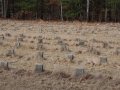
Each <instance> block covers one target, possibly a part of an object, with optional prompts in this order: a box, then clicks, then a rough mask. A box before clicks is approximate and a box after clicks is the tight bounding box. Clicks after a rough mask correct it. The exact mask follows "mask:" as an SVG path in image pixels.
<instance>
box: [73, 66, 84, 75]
mask: <svg viewBox="0 0 120 90" xmlns="http://www.w3.org/2000/svg"><path fill="white" fill-rule="evenodd" d="M82 74H84V68H78V67H76V68H75V76H80V75H82Z"/></svg>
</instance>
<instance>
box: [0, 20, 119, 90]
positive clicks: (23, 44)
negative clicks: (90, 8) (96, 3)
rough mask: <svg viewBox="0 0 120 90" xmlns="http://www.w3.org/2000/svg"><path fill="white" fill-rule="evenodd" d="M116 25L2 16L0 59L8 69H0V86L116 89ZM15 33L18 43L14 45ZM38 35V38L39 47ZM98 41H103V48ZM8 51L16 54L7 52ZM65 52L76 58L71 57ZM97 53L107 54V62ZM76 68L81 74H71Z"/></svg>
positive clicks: (9, 89) (4, 89)
mask: <svg viewBox="0 0 120 90" xmlns="http://www.w3.org/2000/svg"><path fill="white" fill-rule="evenodd" d="M40 26H41V27H40ZM118 27H119V24H118V23H108V24H106V23H84V22H82V23H81V22H78V21H75V22H62V23H61V22H46V21H15V20H14V21H13V20H1V21H0V36H4V39H2V38H0V60H5V61H7V62H8V63H9V67H10V69H9V70H6V69H3V68H2V67H0V90H120V31H119V30H118ZM7 33H9V34H10V35H6V34H7ZM20 37H21V38H23V41H20V47H16V46H15V43H16V42H18V38H20ZM38 37H42V40H43V42H42V43H41V44H42V45H43V47H42V48H40V49H38V48H37V45H38V44H39V43H38ZM58 40H62V42H63V43H62V45H65V46H66V48H67V49H66V50H62V49H61V45H60V44H58ZM81 40H82V41H84V43H85V44H84V45H82V46H81V45H79V41H81ZM103 42H106V43H107V44H108V45H107V46H106V47H103ZM9 49H13V50H14V52H15V53H14V54H13V55H8V54H7V53H8V50H9ZM38 51H42V52H44V59H43V58H36V57H37V54H36V53H37V52H38ZM66 54H73V55H74V57H75V58H74V59H73V60H72V61H70V60H69V59H68V58H66ZM100 56H106V57H107V62H105V63H101V62H100ZM36 63H40V64H43V65H44V70H45V71H44V72H41V73H36V72H35V71H34V67H35V64H36ZM76 67H80V68H84V70H85V73H84V74H83V75H80V76H79V77H76V76H75V75H74V71H75V68H76Z"/></svg>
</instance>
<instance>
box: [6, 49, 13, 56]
mask: <svg viewBox="0 0 120 90" xmlns="http://www.w3.org/2000/svg"><path fill="white" fill-rule="evenodd" d="M14 53H15V52H14V50H13V49H10V50H8V53H7V54H8V55H13V54H14Z"/></svg>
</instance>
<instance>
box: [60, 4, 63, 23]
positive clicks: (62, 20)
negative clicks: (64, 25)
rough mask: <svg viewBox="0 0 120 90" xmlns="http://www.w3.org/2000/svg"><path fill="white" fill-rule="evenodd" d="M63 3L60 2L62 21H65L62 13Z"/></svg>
mask: <svg viewBox="0 0 120 90" xmlns="http://www.w3.org/2000/svg"><path fill="white" fill-rule="evenodd" d="M62 9H63V7H62V2H60V11H61V21H63V11H62Z"/></svg>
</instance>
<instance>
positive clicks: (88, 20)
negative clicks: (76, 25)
mask: <svg viewBox="0 0 120 90" xmlns="http://www.w3.org/2000/svg"><path fill="white" fill-rule="evenodd" d="M87 21H89V0H87Z"/></svg>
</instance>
